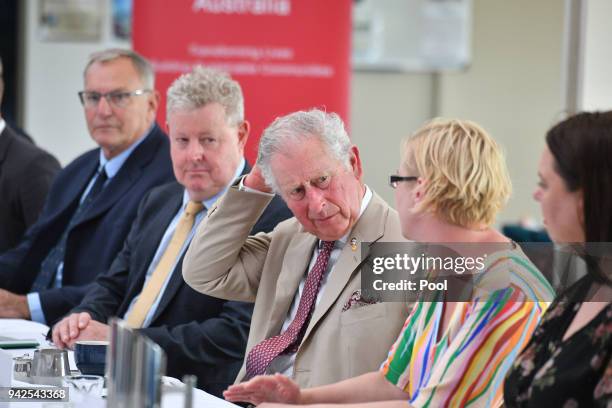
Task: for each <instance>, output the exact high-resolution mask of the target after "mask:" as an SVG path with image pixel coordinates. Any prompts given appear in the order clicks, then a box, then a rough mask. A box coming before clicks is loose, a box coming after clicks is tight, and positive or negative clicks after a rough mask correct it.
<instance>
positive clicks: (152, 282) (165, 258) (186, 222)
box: [127, 201, 204, 328]
mask: <svg viewBox="0 0 612 408" xmlns="http://www.w3.org/2000/svg"><path fill="white" fill-rule="evenodd" d="M203 209H204V206H203V205H202V203H198V202H195V201H189V202H188V203H187V208H185V212H184V213H183V215H182V216H181V218H180V219H179V222H178V223H177V225H176V229H175V230H174V234H173V235H172V239H171V240H170V243H169V244H168V247H167V248H166V250H165V251H164V254H163V255H162V257H161V259H160V260H159V263H158V264H157V267H156V268H155V270H154V271H153V273H152V274H151V278H149V280H148V281H147V283H146V284H145V286H144V288H143V289H142V292H140V295H138V300H136V304H135V305H134V307H133V308H132V311H131V312H130V314H129V315H128V317H127V322H128V324H129V325H130V326H131V327H133V328H139V327H142V323H143V322H144V320H145V318H146V317H147V314H148V313H149V310H150V309H151V306H153V303H154V302H155V299H156V298H157V296H158V295H159V291H160V290H161V288H162V286H163V284H164V282H165V281H166V278H167V277H168V275H169V274H170V273H171V272H172V266H173V265H174V263H175V262H176V258H177V257H178V256H179V253H180V251H181V248H182V247H183V244H184V243H185V240H186V239H187V237H188V236H189V232H191V229H192V228H193V222H194V221H195V217H196V215H197V214H198V213H199V212H200V211H202V210H203Z"/></svg>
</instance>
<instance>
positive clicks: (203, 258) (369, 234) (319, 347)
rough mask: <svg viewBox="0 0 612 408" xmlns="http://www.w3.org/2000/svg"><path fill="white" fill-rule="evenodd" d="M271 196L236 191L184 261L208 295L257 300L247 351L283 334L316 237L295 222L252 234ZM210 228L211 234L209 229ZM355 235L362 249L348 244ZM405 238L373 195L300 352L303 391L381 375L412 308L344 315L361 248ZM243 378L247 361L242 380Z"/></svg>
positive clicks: (369, 308) (389, 306) (355, 285)
mask: <svg viewBox="0 0 612 408" xmlns="http://www.w3.org/2000/svg"><path fill="white" fill-rule="evenodd" d="M269 201H270V199H269V198H268V197H266V196H265V195H262V194H257V193H250V192H246V191H239V190H238V189H237V188H235V187H232V188H230V189H229V190H228V192H227V193H226V194H225V196H224V197H223V198H221V199H220V200H219V201H217V204H216V205H215V207H213V208H212V209H211V210H210V211H209V212H208V215H207V217H206V219H205V220H204V221H203V222H202V223H201V224H200V226H199V227H198V231H197V233H196V236H195V237H194V239H193V241H192V243H191V245H190V247H189V249H188V251H187V254H186V255H185V260H184V261H183V276H184V278H185V281H186V282H187V283H188V284H189V285H190V286H191V287H193V288H194V289H195V290H198V291H200V292H202V293H206V294H208V295H211V296H216V297H219V298H224V299H230V300H241V301H247V302H255V308H254V312H253V320H252V322H251V330H250V333H249V339H248V344H247V354H248V352H249V351H250V350H251V348H253V346H255V345H256V344H258V343H259V342H261V341H262V340H264V339H266V338H269V337H272V336H275V335H277V334H279V333H280V330H281V328H282V325H283V322H284V321H285V319H286V318H287V314H288V312H289V308H290V307H291V303H292V301H293V298H294V296H295V294H296V293H297V291H298V286H299V284H300V280H301V279H302V278H303V277H304V276H305V273H306V272H307V268H308V264H309V262H310V259H311V257H312V253H313V250H314V246H315V244H316V243H317V238H316V237H315V236H314V235H312V234H310V233H307V232H305V231H304V230H303V228H302V226H301V225H300V224H299V222H298V221H297V220H296V219H295V218H291V219H289V220H286V221H284V222H282V223H280V224H278V225H277V227H276V228H275V229H274V230H273V231H272V232H271V233H268V234H264V233H260V234H257V235H255V236H249V230H250V229H251V227H252V226H253V225H254V224H255V222H256V221H257V219H258V217H259V216H260V214H261V213H262V212H263V211H264V209H265V208H266V206H267V204H268V202H269ZM204 230H206V234H204V233H203V231H204ZM353 238H355V239H356V243H357V249H356V251H353V249H352V248H351V245H350V242H351V240H352V239H353ZM376 241H389V242H398V241H404V238H403V237H402V236H401V232H400V224H399V218H398V216H397V212H396V211H395V210H393V209H392V208H390V207H389V206H388V205H387V204H386V203H385V202H384V201H383V200H382V199H381V198H380V197H378V196H377V195H376V194H374V195H373V197H372V200H371V201H370V203H369V204H368V207H367V208H366V210H365V211H364V213H363V214H362V215H361V217H360V218H359V220H358V221H357V223H356V224H355V226H354V228H353V230H352V231H351V233H350V234H349V243H347V245H346V246H345V248H344V249H343V250H342V252H341V254H340V257H339V259H338V261H337V263H336V264H335V265H334V267H333V269H332V271H331V272H330V275H329V277H328V280H327V284H326V286H325V288H324V292H323V294H322V297H321V299H320V302H319V304H318V305H317V306H316V308H315V310H314V313H313V316H312V318H311V320H310V322H309V325H308V327H307V330H306V334H305V335H304V338H303V340H302V343H301V344H300V347H299V349H298V351H297V354H296V358H295V364H294V374H293V376H294V380H295V381H296V382H297V383H298V384H299V385H300V386H301V387H313V386H318V385H323V384H329V383H333V382H336V381H340V380H343V379H346V378H350V377H354V376H357V375H360V374H363V373H366V372H369V371H373V370H377V369H378V368H379V366H380V364H381V363H382V362H383V360H384V359H385V358H386V356H387V352H388V351H389V349H390V347H391V345H392V344H393V342H394V341H395V339H396V337H397V336H398V335H399V333H400V330H401V328H402V326H403V324H404V321H405V320H406V317H407V315H408V313H409V311H410V307H411V305H409V304H407V303H376V304H372V305H366V306H361V307H357V308H351V309H349V310H346V311H344V312H343V311H342V309H343V306H344V305H345V304H346V303H347V302H348V300H349V298H350V296H351V295H352V294H353V293H354V292H355V291H357V290H358V289H360V287H361V279H360V276H361V275H360V273H361V271H360V268H359V267H358V266H359V264H360V262H361V258H360V256H361V255H360V251H361V243H362V242H369V243H372V242H376ZM244 375H245V367H244V364H243V366H242V369H241V371H240V373H239V374H238V378H237V381H241V380H242V379H243V378H244Z"/></svg>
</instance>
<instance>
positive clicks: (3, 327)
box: [0, 319, 236, 408]
mask: <svg viewBox="0 0 612 408" xmlns="http://www.w3.org/2000/svg"><path fill="white" fill-rule="evenodd" d="M48 330H49V328H48V327H47V326H45V325H44V324H40V323H35V322H31V321H27V320H20V319H0V335H1V336H7V337H13V338H16V339H35V340H37V341H38V342H39V343H40V345H41V347H51V346H52V344H51V343H49V342H47V340H45V336H46V334H47V331H48ZM5 351H7V352H9V353H10V354H11V355H12V356H13V357H17V356H22V355H24V354H26V353H29V354H30V357H31V356H32V355H33V352H34V349H10V350H5ZM68 358H69V361H70V369H71V370H76V369H77V368H76V365H75V364H74V353H73V352H72V351H69V352H68ZM11 372H12V369H11ZM182 385H183V383H182V382H181V381H179V380H177V379H176V378H171V377H164V392H163V393H162V408H180V407H182V406H183V393H182V391H181V388H180V387H181V386H182ZM11 386H13V387H36V385H32V384H29V383H25V382H21V381H16V380H15V379H13V381H12V384H11ZM74 400H75V398H71V401H74ZM62 406H64V407H66V406H75V407H79V406H83V407H87V408H98V407H106V401H105V400H104V399H103V398H92V397H90V398H88V400H87V401H84V402H80V403H74V404H73V405H69V404H61V403H48V402H45V403H41V402H11V403H5V402H0V408H4V407H15V408H29V407H49V408H51V407H62ZM193 406H194V407H196V408H231V407H236V405H234V404H231V403H229V402H227V401H224V400H222V399H219V398H216V397H214V396H212V395H210V394H208V393H206V392H204V391H202V390H200V389H195V390H194V392H193Z"/></svg>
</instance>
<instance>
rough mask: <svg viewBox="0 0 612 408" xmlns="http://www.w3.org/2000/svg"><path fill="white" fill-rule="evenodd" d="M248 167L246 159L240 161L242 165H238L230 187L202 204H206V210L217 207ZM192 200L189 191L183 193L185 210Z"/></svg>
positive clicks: (226, 187)
mask: <svg viewBox="0 0 612 408" xmlns="http://www.w3.org/2000/svg"><path fill="white" fill-rule="evenodd" d="M245 165H246V161H245V160H244V157H243V158H242V159H240V163H238V167H236V171H235V172H234V178H232V180H231V181H230V183H229V184H228V185H226V186H225V187H224V188H223V190H221V191H219V192H218V193H217V194H215V195H214V196H212V197H210V198H208V199H206V200H204V201H202V204H204V207H206V209H208V208H212V206H213V205H215V202H216V201H217V200H218V199H219V198H220V197H221V196H222V195H223V194H225V192H226V191H227V189H228V188H230V186H231V185H232V184H234V181H235V180H236V179H238V177H240V175H241V174H242V172H243V171H244V166H245ZM189 200H190V198H189V193H188V192H187V189H185V190H184V191H183V208H185V206H186V205H187V203H188V202H189Z"/></svg>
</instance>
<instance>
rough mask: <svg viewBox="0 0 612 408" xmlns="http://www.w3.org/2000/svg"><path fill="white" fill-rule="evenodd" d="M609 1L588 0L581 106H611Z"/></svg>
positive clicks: (611, 11) (611, 3)
mask: <svg viewBox="0 0 612 408" xmlns="http://www.w3.org/2000/svg"><path fill="white" fill-rule="evenodd" d="M610 17H612V1H610V0H588V1H587V2H586V20H585V23H586V24H585V32H584V35H585V37H584V54H583V64H584V65H583V76H582V86H583V87H582V91H583V93H582V109H583V110H610V109H612V24H610Z"/></svg>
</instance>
